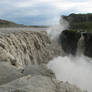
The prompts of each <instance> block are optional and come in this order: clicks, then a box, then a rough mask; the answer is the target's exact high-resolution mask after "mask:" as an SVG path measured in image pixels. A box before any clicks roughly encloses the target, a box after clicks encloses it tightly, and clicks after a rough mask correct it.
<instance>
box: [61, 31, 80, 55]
mask: <svg viewBox="0 0 92 92" xmlns="http://www.w3.org/2000/svg"><path fill="white" fill-rule="evenodd" d="M80 37H81V34H80V33H78V32H74V31H71V30H70V31H69V30H64V31H63V32H62V33H61V35H60V42H61V46H62V49H63V50H64V52H65V53H66V54H72V55H75V54H76V50H77V43H78V40H79V39H80Z"/></svg>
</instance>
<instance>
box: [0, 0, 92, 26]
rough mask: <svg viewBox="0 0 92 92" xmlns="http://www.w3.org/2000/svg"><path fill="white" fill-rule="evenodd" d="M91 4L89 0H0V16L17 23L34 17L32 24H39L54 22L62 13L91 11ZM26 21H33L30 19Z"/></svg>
mask: <svg viewBox="0 0 92 92" xmlns="http://www.w3.org/2000/svg"><path fill="white" fill-rule="evenodd" d="M91 4H92V1H91V0H77V1H75V0H2V1H0V18H3V19H8V20H12V21H15V22H17V21H18V23H21V20H25V23H27V21H26V19H28V18H29V19H32V18H33V19H34V18H35V19H34V24H38V25H39V24H41V23H43V22H44V24H48V23H49V24H54V23H56V22H55V20H58V19H57V17H59V16H60V15H62V14H70V13H88V12H89V13H90V12H92V6H91ZM39 16H40V17H39ZM23 18H26V19H23ZM19 20H20V21H19ZM36 20H40V21H39V22H38V21H36ZM42 21H43V22H42ZM50 21H51V22H53V21H54V22H53V23H51V22H50ZM23 23H24V22H23ZM28 23H29V24H32V23H33V22H31V20H30V22H29V21H28Z"/></svg>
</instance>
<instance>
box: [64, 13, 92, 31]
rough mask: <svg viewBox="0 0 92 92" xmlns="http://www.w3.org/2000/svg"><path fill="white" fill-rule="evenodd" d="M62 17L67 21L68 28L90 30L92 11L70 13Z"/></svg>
mask: <svg viewBox="0 0 92 92" xmlns="http://www.w3.org/2000/svg"><path fill="white" fill-rule="evenodd" d="M63 18H64V19H65V20H67V21H68V22H69V24H70V29H76V30H78V29H80V30H92V13H88V14H70V15H69V16H63Z"/></svg>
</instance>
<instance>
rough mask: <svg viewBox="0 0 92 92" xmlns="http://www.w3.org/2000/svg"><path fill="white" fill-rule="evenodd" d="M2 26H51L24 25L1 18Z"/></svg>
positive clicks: (39, 26)
mask: <svg viewBox="0 0 92 92" xmlns="http://www.w3.org/2000/svg"><path fill="white" fill-rule="evenodd" d="M0 27H34V28H48V27H49V26H47V25H46V26H45V25H44V26H43V25H42V26H41V25H24V24H16V23H15V22H12V21H7V20H2V19H0Z"/></svg>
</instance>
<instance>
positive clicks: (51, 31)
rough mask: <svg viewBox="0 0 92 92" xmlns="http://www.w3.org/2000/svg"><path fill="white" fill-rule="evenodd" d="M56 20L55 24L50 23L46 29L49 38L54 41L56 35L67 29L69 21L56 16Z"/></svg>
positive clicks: (56, 37) (56, 38)
mask: <svg viewBox="0 0 92 92" xmlns="http://www.w3.org/2000/svg"><path fill="white" fill-rule="evenodd" d="M58 20H59V21H58V22H59V23H57V24H56V25H52V26H50V27H49V28H48V29H47V30H46V31H47V33H48V35H49V37H50V39H51V41H55V40H58V37H59V35H60V33H61V32H62V31H63V30H65V29H68V27H69V23H68V22H67V21H66V20H64V19H63V18H62V17H59V18H58Z"/></svg>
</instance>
